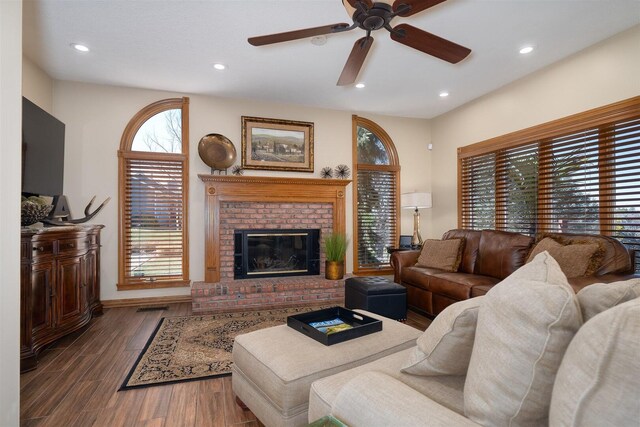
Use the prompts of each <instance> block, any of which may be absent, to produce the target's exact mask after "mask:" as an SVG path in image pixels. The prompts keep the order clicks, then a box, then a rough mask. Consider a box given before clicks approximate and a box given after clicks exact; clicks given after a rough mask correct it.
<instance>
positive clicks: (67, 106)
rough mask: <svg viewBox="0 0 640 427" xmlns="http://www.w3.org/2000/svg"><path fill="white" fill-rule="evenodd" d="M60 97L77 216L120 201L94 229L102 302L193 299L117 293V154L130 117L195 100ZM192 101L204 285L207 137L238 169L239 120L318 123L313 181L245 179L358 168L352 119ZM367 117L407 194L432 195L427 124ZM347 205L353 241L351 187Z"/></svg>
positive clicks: (77, 91)
mask: <svg viewBox="0 0 640 427" xmlns="http://www.w3.org/2000/svg"><path fill="white" fill-rule="evenodd" d="M53 93H54V95H53V113H54V115H55V116H56V117H57V118H58V119H60V120H62V121H63V122H64V123H65V124H66V143H65V144H66V145H65V176H64V187H65V189H64V192H65V194H66V195H67V197H68V199H69V201H70V204H71V209H72V213H74V214H75V215H76V216H79V215H81V213H82V211H83V209H84V205H85V204H86V203H87V202H88V201H89V200H90V199H91V197H92V196H94V195H97V202H101V201H102V200H103V199H105V198H106V197H108V196H111V197H112V198H113V200H112V201H111V202H110V203H109V205H107V206H106V207H105V209H104V211H103V212H101V213H100V214H99V215H98V216H97V217H96V218H95V219H94V222H96V223H101V224H104V225H105V229H104V230H103V234H102V244H103V246H102V253H101V254H102V266H101V274H102V276H101V286H102V290H101V297H102V299H103V300H111V299H121V298H139V297H148V296H162V295H180V294H188V293H189V288H173V289H159V290H151V291H147V290H141V291H126V292H118V291H117V290H116V282H117V243H118V236H117V226H118V221H117V218H118V217H117V195H118V192H117V184H118V175H117V172H118V161H117V155H116V153H117V150H118V148H119V144H120V138H121V136H122V131H123V130H124V128H125V126H126V124H127V123H128V122H129V120H130V119H131V117H132V116H133V115H134V114H136V112H138V111H139V110H140V109H141V108H142V107H144V106H146V105H148V104H150V103H152V102H154V101H157V100H160V99H164V98H169V97H178V96H184V95H188V94H182V93H168V92H159V91H151V90H142V89H132V88H123V87H113V86H102V85H91V84H83V83H75V82H63V81H55V82H54V91H53ZM188 96H189V95H188ZM190 99H191V103H190V118H189V124H190V129H189V132H190V145H189V147H190V148H189V150H190V160H189V161H190V171H189V172H190V182H189V201H190V203H189V209H190V211H189V227H190V236H189V252H190V261H189V265H190V270H191V271H190V278H191V280H194V281H198V280H203V277H204V237H203V231H204V219H203V213H204V185H203V183H202V182H201V181H200V179H199V178H198V176H197V175H198V174H208V173H210V170H209V168H208V167H207V166H206V165H205V164H204V163H203V162H202V161H201V160H200V158H199V156H198V153H197V144H198V141H199V140H200V138H201V137H202V136H204V135H206V134H208V133H220V134H223V135H225V136H227V137H228V138H229V139H230V140H231V141H232V142H233V143H234V144H235V146H236V150H237V152H238V160H237V163H238V164H239V163H240V155H241V154H240V141H241V139H240V135H241V129H240V116H242V115H246V116H258V117H272V118H280V119H289V120H302V121H310V122H314V124H315V125H314V133H315V138H314V152H315V153H314V154H315V173H314V174H304V173H279V172H270V171H245V175H263V176H267V175H269V176H295V177H309V178H310V177H319V172H320V170H321V169H322V168H323V167H325V166H331V167H335V166H336V165H338V164H341V163H344V164H347V165H349V166H350V167H351V150H352V148H351V115H352V113H351V112H346V111H336V110H326V109H319V108H309V107H301V106H296V105H283V104H274V103H265V102H258V101H249V100H237V99H226V98H217V97H209V96H197V95H190ZM356 114H357V112H356ZM363 117H366V118H368V119H371V120H373V121H375V122H376V123H378V124H379V125H380V126H382V127H383V128H384V129H385V130H386V131H387V133H388V134H389V135H390V136H391V138H392V139H393V141H394V143H395V145H396V148H397V150H398V155H399V157H400V161H401V164H402V175H401V184H402V186H403V189H405V188H406V189H408V190H412V189H421V190H422V189H430V184H431V183H430V180H429V173H428V168H429V167H430V153H429V152H428V151H427V149H426V146H427V143H428V142H429V136H430V129H429V123H428V121H427V120H420V119H404V118H394V117H385V116H374V115H363ZM408 190H407V191H408ZM403 191H404V190H403ZM346 203H347V233H348V234H349V235H350V236H352V235H353V232H352V210H351V206H352V191H351V186H349V187H348V192H347V200H346ZM407 221H409V222H407ZM410 221H411V217H410V215H409V220H405V224H403V230H405V231H403V232H407V231H410V230H411V227H412V225H411V222H410ZM407 227H409V228H408V230H406V228H407ZM347 256H348V259H347V271H351V270H352V269H353V261H352V256H351V250H349V251H348V255H347Z"/></svg>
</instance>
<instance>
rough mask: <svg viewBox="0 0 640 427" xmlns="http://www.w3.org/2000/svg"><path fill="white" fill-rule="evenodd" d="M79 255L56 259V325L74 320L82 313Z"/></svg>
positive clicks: (62, 324)
mask: <svg viewBox="0 0 640 427" xmlns="http://www.w3.org/2000/svg"><path fill="white" fill-rule="evenodd" d="M81 267H82V262H81V257H73V258H61V259H59V260H58V276H57V281H56V290H57V292H56V293H57V300H58V303H57V304H56V305H57V308H58V312H57V316H56V326H64V325H65V324H67V323H73V322H75V321H76V320H77V319H78V317H79V316H80V315H81V314H82V302H81V301H82V297H83V295H82V287H81V284H82V283H81V281H82V268H81Z"/></svg>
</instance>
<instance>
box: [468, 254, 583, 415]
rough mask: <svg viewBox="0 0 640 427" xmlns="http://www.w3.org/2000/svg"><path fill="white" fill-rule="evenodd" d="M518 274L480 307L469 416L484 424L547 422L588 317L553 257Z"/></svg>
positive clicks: (535, 261)
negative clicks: (567, 356)
mask: <svg viewBox="0 0 640 427" xmlns="http://www.w3.org/2000/svg"><path fill="white" fill-rule="evenodd" d="M514 275H515V276H516V277H512V276H514ZM512 276H510V277H508V278H507V279H506V280H504V281H503V282H500V283H498V284H497V285H495V286H494V287H493V288H491V290H490V291H489V292H488V293H487V295H486V296H485V298H484V300H483V302H482V305H481V306H480V309H479V312H478V325H477V327H476V336H475V342H474V344H473V351H472V353H471V360H470V362H469V369H468V371H467V378H466V380H465V384H464V411H465V414H466V415H467V417H468V418H470V419H472V420H473V421H475V422H477V423H479V424H481V425H505V426H506V425H508V426H512V427H516V426H533V425H547V424H548V423H547V419H548V416H549V405H550V402H551V392H552V390H553V383H554V380H555V376H556V373H557V370H558V367H559V366H560V362H561V361H562V357H563V355H564V352H565V350H566V348H567V346H568V345H569V343H570V342H571V339H572V338H573V336H574V334H575V333H576V331H577V330H578V328H579V327H580V326H581V324H582V316H581V314H580V308H579V307H578V303H577V298H576V296H575V294H574V292H573V290H572V289H571V286H570V285H569V283H568V282H567V280H566V278H563V276H562V270H561V269H560V266H559V265H558V263H557V262H556V261H555V260H554V259H553V258H552V257H551V256H550V255H549V254H548V253H546V252H543V253H541V254H539V255H537V256H536V257H535V258H534V259H533V260H532V261H531V262H530V263H529V264H526V265H525V266H523V267H521V268H520V269H519V270H518V271H516V272H515V273H514V274H513V275H512ZM527 276H530V277H536V278H538V279H539V278H540V277H545V276H546V277H547V278H550V279H551V281H547V280H535V279H530V278H526V277H527Z"/></svg>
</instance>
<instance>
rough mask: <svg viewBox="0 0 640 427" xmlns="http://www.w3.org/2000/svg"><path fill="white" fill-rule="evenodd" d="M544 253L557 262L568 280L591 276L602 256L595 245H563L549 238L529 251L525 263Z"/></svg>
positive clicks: (598, 247) (601, 252)
mask: <svg viewBox="0 0 640 427" xmlns="http://www.w3.org/2000/svg"><path fill="white" fill-rule="evenodd" d="M544 251H547V252H549V254H551V256H552V257H553V258H554V259H555V260H556V261H558V264H559V265H560V268H562V271H563V272H564V274H565V275H566V276H567V278H568V279H571V278H574V277H582V276H591V275H593V273H595V272H596V270H597V269H598V267H599V266H600V262H601V260H602V254H603V251H602V250H601V249H600V246H599V245H598V244H597V243H572V244H568V245H563V244H562V243H560V242H558V241H556V240H554V239H552V238H551V237H545V238H544V239H542V240H540V241H539V242H538V243H537V244H536V245H535V246H534V248H533V249H532V250H531V254H529V259H528V260H527V262H530V261H531V260H533V258H535V256H536V255H538V254H539V253H541V252H544Z"/></svg>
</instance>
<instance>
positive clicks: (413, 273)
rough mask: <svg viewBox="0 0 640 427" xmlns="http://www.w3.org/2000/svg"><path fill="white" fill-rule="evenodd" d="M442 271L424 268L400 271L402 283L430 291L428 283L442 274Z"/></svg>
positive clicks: (409, 268) (410, 268) (406, 268)
mask: <svg viewBox="0 0 640 427" xmlns="http://www.w3.org/2000/svg"><path fill="white" fill-rule="evenodd" d="M442 272H443V271H442V270H438V269H435V268H425V267H405V268H403V269H402V277H401V280H402V283H403V284H404V283H410V284H412V285H413V286H416V287H418V288H422V289H425V290H429V289H430V286H429V285H430V282H431V279H432V278H433V277H435V275H436V274H437V273H442Z"/></svg>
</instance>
